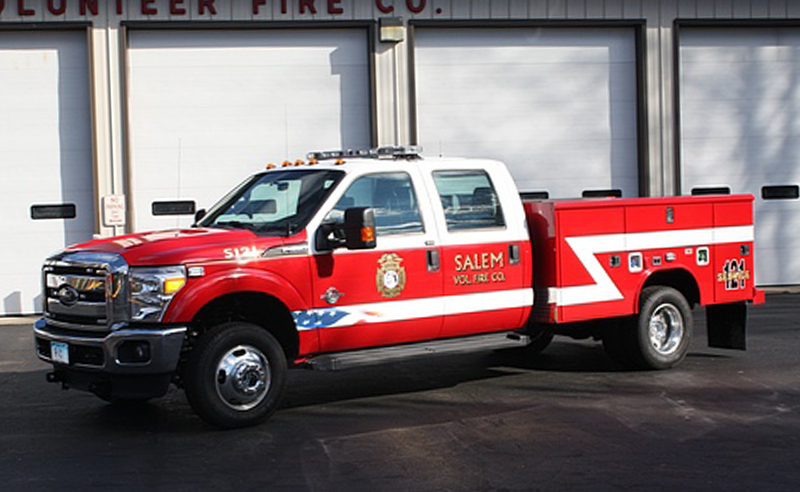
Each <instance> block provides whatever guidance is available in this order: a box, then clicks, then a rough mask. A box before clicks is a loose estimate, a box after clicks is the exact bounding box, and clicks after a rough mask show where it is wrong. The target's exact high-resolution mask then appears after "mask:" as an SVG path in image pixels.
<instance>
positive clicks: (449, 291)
mask: <svg viewBox="0 0 800 492" xmlns="http://www.w3.org/2000/svg"><path fill="white" fill-rule="evenodd" d="M493 171H494V172H493ZM430 179H431V180H432V182H433V186H434V187H435V190H436V193H438V197H437V198H438V202H439V203H440V204H441V208H440V209H439V214H438V217H437V219H438V220H439V221H440V224H439V229H440V230H441V231H442V232H441V236H440V237H441V242H442V271H443V275H444V292H443V293H444V299H445V311H444V313H445V317H444V321H443V328H442V335H441V336H442V337H453V336H461V335H469V334H477V333H487V332H493V331H504V330H512V329H517V328H519V327H520V326H522V325H523V324H524V323H525V321H526V320H527V316H528V314H529V312H530V306H531V305H532V303H533V290H532V287H531V285H532V274H531V265H530V264H529V260H530V254H531V252H530V240H529V238H528V234H527V228H526V226H525V215H524V210H523V209H522V205H521V202H520V199H519V197H518V195H517V189H516V187H515V185H514V184H513V181H511V178H510V176H509V175H508V173H507V172H506V171H505V169H504V168H503V169H500V168H499V164H498V166H497V167H492V166H485V167H467V166H465V167H463V168H444V169H439V170H433V171H432V172H431V175H430ZM437 207H438V204H437Z"/></svg>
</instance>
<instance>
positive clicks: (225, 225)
mask: <svg viewBox="0 0 800 492" xmlns="http://www.w3.org/2000/svg"><path fill="white" fill-rule="evenodd" d="M214 227H219V228H220V229H247V230H249V231H252V230H253V229H254V228H255V224H252V223H250V222H239V221H238V220H232V221H230V222H217V223H216V224H214Z"/></svg>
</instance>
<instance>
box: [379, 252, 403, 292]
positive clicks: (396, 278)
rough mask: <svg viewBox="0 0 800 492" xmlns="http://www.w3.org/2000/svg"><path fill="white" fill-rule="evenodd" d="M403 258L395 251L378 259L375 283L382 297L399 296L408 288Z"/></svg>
mask: <svg viewBox="0 0 800 492" xmlns="http://www.w3.org/2000/svg"><path fill="white" fill-rule="evenodd" d="M401 263H403V259H402V258H400V257H399V256H398V255H396V254H395V253H387V254H385V255H383V256H381V259H380V260H378V265H379V266H378V272H377V274H376V275H375V285H376V287H378V292H380V294H381V297H385V298H387V299H391V298H393V297H397V296H399V295H400V293H401V292H403V289H405V288H406V269H405V267H403V265H401Z"/></svg>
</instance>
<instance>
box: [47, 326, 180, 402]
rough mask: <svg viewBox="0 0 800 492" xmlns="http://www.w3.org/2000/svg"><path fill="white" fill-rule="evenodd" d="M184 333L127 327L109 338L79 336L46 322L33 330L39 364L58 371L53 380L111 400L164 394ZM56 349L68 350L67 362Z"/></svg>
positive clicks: (177, 328)
mask: <svg viewBox="0 0 800 492" xmlns="http://www.w3.org/2000/svg"><path fill="white" fill-rule="evenodd" d="M186 330H187V328H186V327H185V326H169V327H163V326H128V327H124V328H122V329H118V330H115V331H113V332H110V333H92V332H76V331H72V330H63V329H60V328H57V327H54V326H51V325H48V324H47V321H46V320H44V319H40V320H38V321H37V322H36V323H35V324H34V328H33V331H34V334H35V338H36V353H37V355H38V356H39V359H41V360H43V361H45V362H49V363H51V364H53V367H54V369H55V371H54V373H53V375H51V376H48V379H49V380H51V381H53V382H61V383H64V384H65V385H67V386H70V387H74V388H76V389H83V390H87V391H91V392H93V393H96V394H98V395H99V396H101V397H104V398H108V399H112V398H115V397H118V398H147V397H155V396H160V395H163V394H164V393H166V390H167V386H168V385H169V381H170V378H171V376H172V374H174V373H175V371H176V369H177V367H178V361H179V359H180V355H181V348H182V347H183V341H184V338H185V335H186ZM56 343H58V344H66V353H67V354H68V357H67V362H66V363H64V359H63V356H62V359H61V361H59V360H54V356H53V344H56ZM61 347H64V346H63V345H61ZM156 382H157V383H156ZM129 388H135V389H129Z"/></svg>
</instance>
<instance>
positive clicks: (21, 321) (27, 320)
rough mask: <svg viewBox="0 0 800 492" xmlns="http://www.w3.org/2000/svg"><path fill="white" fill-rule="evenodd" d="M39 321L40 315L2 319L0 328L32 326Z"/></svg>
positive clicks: (0, 319) (0, 318)
mask: <svg viewBox="0 0 800 492" xmlns="http://www.w3.org/2000/svg"><path fill="white" fill-rule="evenodd" d="M37 319H39V316H38V315H30V316H6V317H0V326H9V325H32V324H33V322H34V321H36V320H37Z"/></svg>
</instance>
